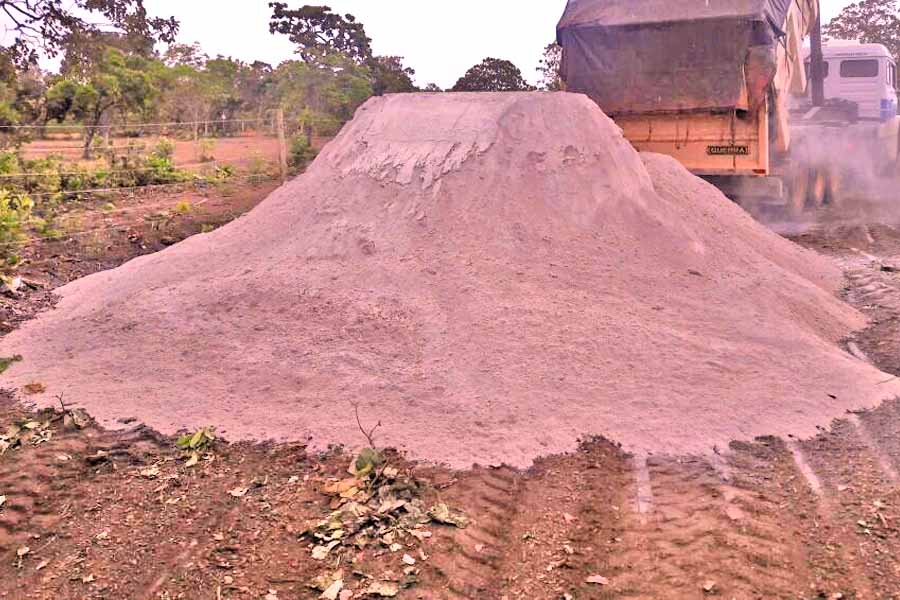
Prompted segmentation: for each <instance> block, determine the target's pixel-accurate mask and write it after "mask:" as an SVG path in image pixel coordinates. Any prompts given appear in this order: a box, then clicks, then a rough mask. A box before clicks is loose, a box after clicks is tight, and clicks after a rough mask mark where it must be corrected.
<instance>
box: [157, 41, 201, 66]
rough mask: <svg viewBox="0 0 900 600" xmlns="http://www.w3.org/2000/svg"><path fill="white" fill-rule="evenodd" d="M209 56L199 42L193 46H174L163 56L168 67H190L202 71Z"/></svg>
mask: <svg viewBox="0 0 900 600" xmlns="http://www.w3.org/2000/svg"><path fill="white" fill-rule="evenodd" d="M208 60H209V56H207V55H206V53H205V52H204V51H203V48H201V47H200V43H199V42H194V43H193V44H172V45H170V46H169V47H168V48H166V51H165V53H164V54H163V62H164V63H165V64H166V66H167V67H178V66H188V67H193V68H194V69H202V68H203V66H204V65H206V61H208Z"/></svg>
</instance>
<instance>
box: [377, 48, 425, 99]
mask: <svg viewBox="0 0 900 600" xmlns="http://www.w3.org/2000/svg"><path fill="white" fill-rule="evenodd" d="M368 64H369V66H370V67H371V69H372V74H373V77H374V81H373V82H372V90H373V91H374V93H375V95H376V96H383V95H384V94H399V93H404V92H415V91H417V88H416V84H415V83H413V79H412V78H413V77H415V75H416V72H415V71H414V70H412V69H410V68H409V67H404V66H403V57H402V56H376V57H374V58H373V59H372V60H371V61H369V63H368Z"/></svg>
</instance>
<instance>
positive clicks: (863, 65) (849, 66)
mask: <svg viewBox="0 0 900 600" xmlns="http://www.w3.org/2000/svg"><path fill="white" fill-rule="evenodd" d="M841 77H878V61H877V60H874V59H872V60H842V61H841Z"/></svg>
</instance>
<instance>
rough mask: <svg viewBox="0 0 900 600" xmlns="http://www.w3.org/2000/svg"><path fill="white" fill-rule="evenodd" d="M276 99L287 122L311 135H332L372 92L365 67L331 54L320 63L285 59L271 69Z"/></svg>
mask: <svg viewBox="0 0 900 600" xmlns="http://www.w3.org/2000/svg"><path fill="white" fill-rule="evenodd" d="M274 80H275V85H276V101H277V102H278V103H279V104H280V105H281V106H283V107H285V117H286V121H287V123H288V126H289V127H291V128H295V129H299V130H300V131H301V132H302V133H303V134H304V135H305V136H306V138H307V141H308V142H311V141H312V136H313V135H325V136H328V135H334V134H336V133H337V131H338V130H339V129H340V127H341V125H343V124H344V123H345V122H346V121H348V120H350V119H351V118H352V117H353V113H354V112H355V111H356V109H357V108H359V106H360V105H361V104H362V103H363V102H365V101H366V99H368V98H369V97H370V96H371V95H372V85H371V80H372V74H371V72H370V71H369V69H368V67H366V66H364V65H358V64H356V63H355V62H354V61H352V60H351V59H349V58H347V57H345V56H342V55H340V54H334V55H332V56H329V57H328V58H326V59H324V60H323V61H322V62H321V63H317V64H309V63H306V62H302V61H288V62H284V63H282V64H280V65H278V68H277V69H276V70H275V73H274Z"/></svg>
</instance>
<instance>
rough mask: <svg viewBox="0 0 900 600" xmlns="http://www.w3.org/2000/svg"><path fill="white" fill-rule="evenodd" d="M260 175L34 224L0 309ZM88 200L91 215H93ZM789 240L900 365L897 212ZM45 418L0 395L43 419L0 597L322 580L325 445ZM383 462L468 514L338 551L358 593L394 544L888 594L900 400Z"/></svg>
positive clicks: (526, 584) (865, 342)
mask: <svg viewBox="0 0 900 600" xmlns="http://www.w3.org/2000/svg"><path fill="white" fill-rule="evenodd" d="M268 191H269V190H267V189H266V188H265V187H261V188H256V189H253V188H238V189H236V190H235V191H234V192H235V193H233V194H231V195H227V196H222V197H218V196H216V197H214V198H211V199H210V200H209V202H207V203H205V204H203V205H201V206H202V210H203V211H204V212H202V213H201V212H200V210H199V209H198V212H197V213H192V214H190V215H186V216H177V217H174V218H173V219H172V220H171V221H170V222H169V223H168V224H167V225H166V226H165V228H164V229H155V228H154V227H153V225H152V223H151V221H148V220H147V219H145V217H146V216H149V215H151V214H153V213H156V212H158V210H159V208H160V207H161V206H173V205H174V204H175V203H177V202H178V201H179V200H180V199H181V196H178V197H172V196H169V197H154V198H153V199H152V200H151V199H150V198H145V199H141V201H138V199H135V200H134V204H133V205H132V204H126V203H124V202H121V203H119V204H120V206H121V208H128V209H129V210H127V211H123V212H122V213H121V214H120V215H117V216H116V217H115V219H116V220H115V224H116V228H113V229H111V230H108V231H107V232H106V233H103V234H101V236H108V238H107V237H101V238H100V239H99V240H97V241H98V242H99V243H90V244H84V243H82V242H81V241H79V240H77V239H76V240H75V241H72V242H66V243H62V242H47V241H37V242H35V243H34V244H33V245H32V246H30V247H29V249H28V250H29V252H28V254H27V256H28V258H29V263H28V264H27V265H26V266H25V270H24V273H26V274H27V276H28V277H31V278H33V279H35V280H39V281H46V284H42V285H43V286H44V287H43V288H42V289H40V290H30V291H28V292H27V293H26V294H25V295H24V296H23V297H21V298H18V299H15V300H13V299H5V300H3V302H4V308H3V310H4V313H3V314H4V316H3V320H4V321H5V322H6V323H7V324H8V325H7V327H15V326H16V325H17V323H18V322H19V321H21V320H22V319H25V318H27V317H28V316H29V315H30V314H33V313H34V312H35V311H38V310H43V309H45V308H46V307H47V306H48V305H49V304H50V303H51V300H50V299H49V297H48V295H47V293H46V292H49V291H50V290H51V289H52V288H54V287H56V286H58V285H60V284H63V283H65V282H67V281H68V280H70V279H74V278H77V277H80V276H82V275H84V274H87V273H90V272H93V271H96V270H99V269H107V268H110V267H112V266H115V265H116V264H119V263H121V262H123V261H126V260H128V259H130V258H132V257H134V256H138V255H141V254H143V253H145V252H151V251H153V250H156V249H159V248H162V247H164V245H165V244H164V243H163V241H162V238H163V237H165V236H171V237H172V238H173V239H179V238H180V237H183V236H187V235H191V234H193V233H196V232H197V231H198V230H199V228H200V226H201V225H202V224H204V223H214V224H215V223H223V222H226V221H228V220H229V219H232V218H234V217H235V216H237V215H239V214H241V213H242V212H243V211H245V210H246V209H248V208H250V207H252V206H253V205H254V204H255V203H257V202H259V201H260V200H261V199H262V198H263V197H265V196H266V195H267V194H268ZM198 202H199V201H198ZM83 210H84V211H85V214H84V219H85V220H86V221H88V222H97V223H105V219H107V218H110V217H109V215H106V214H105V213H103V211H102V210H101V209H100V208H99V207H93V208H91V207H83ZM130 230H133V231H136V232H138V233H139V234H140V238H139V241H138V240H135V241H133V240H132V239H130V238H129V235H128V234H127V232H128V231H130ZM795 240H796V241H797V242H798V243H800V244H802V245H804V246H806V247H808V248H811V249H813V250H815V251H817V252H820V253H822V254H824V255H827V256H831V257H833V258H835V259H836V260H837V261H838V262H839V264H840V265H841V267H842V268H843V269H844V272H845V275H846V278H847V279H846V282H847V283H846V287H845V289H844V291H843V292H842V293H843V295H844V297H845V299H846V300H847V301H848V302H850V303H851V304H852V305H853V306H854V307H856V308H857V309H859V310H860V311H862V312H863V313H864V314H865V315H866V316H867V317H869V318H870V320H871V325H870V326H869V327H868V328H867V329H865V330H864V331H862V332H860V333H859V334H857V335H856V336H854V337H853V338H852V339H848V340H845V343H848V344H849V343H850V342H853V343H855V344H856V345H857V348H858V350H859V352H861V353H862V354H864V355H866V356H868V357H869V358H870V359H871V360H872V361H873V362H874V364H875V365H876V366H877V367H878V368H879V369H881V370H882V371H885V372H887V373H889V374H893V375H898V376H900V330H898V327H900V272H898V271H897V270H896V269H895V267H897V266H900V229H898V228H897V227H895V226H891V225H883V224H879V225H865V224H863V225H859V224H855V225H853V226H849V227H848V226H844V225H830V226H827V227H822V228H818V229H814V230H812V231H810V232H807V233H805V234H802V235H799V236H797V237H796V238H795ZM748 393H752V390H751V391H748ZM61 416H62V415H60V413H59V412H55V411H50V410H45V411H41V412H35V411H33V410H30V409H29V407H28V406H25V405H23V404H20V403H13V402H12V401H10V400H9V399H8V397H6V399H4V400H0V432H2V431H3V430H4V429H5V426H6V425H8V424H10V423H13V422H21V421H23V420H28V419H44V420H45V419H50V420H52V424H51V429H52V435H51V436H50V438H49V440H46V441H43V442H41V443H40V444H37V445H33V444H30V443H29V444H26V445H25V446H23V447H22V448H20V449H15V450H10V451H8V452H7V453H6V454H4V455H2V456H0V496H5V502H4V503H3V504H2V506H0V597H2V598H16V599H18V598H33V599H48V600H49V599H69V598H71V599H81V598H96V599H106V598H108V599H117V598H148V599H149V598H164V599H172V598H188V599H194V598H208V599H219V598H247V599H264V598H269V599H271V598H317V597H318V596H319V594H320V592H319V591H314V590H312V589H311V588H309V587H308V584H309V583H310V582H311V581H312V580H313V579H314V578H315V577H316V576H317V575H320V574H323V573H331V572H332V571H333V568H334V565H333V564H332V563H329V562H320V561H316V560H314V559H312V557H311V548H310V542H309V540H308V539H307V538H305V537H301V536H300V535H299V533H300V532H301V531H302V530H303V529H304V527H305V523H306V522H307V521H315V520H318V519H321V518H323V517H324V516H326V515H327V514H328V513H329V511H330V510H331V508H330V507H331V503H332V502H333V497H331V496H329V495H327V494H325V493H323V492H324V487H325V485H326V484H327V483H329V482H330V481H331V479H340V478H343V477H345V476H346V474H345V469H346V467H347V464H348V463H349V461H350V458H351V457H349V456H347V455H346V454H345V453H343V452H342V451H341V450H340V449H333V450H332V451H330V452H327V453H324V454H319V453H312V452H310V451H309V450H308V449H307V448H306V447H304V445H303V444H261V445H256V444H228V443H225V442H218V443H216V444H215V445H214V447H213V449H212V452H211V455H212V460H203V461H201V462H200V463H199V464H198V465H197V466H195V467H186V466H185V465H184V460H183V456H182V453H181V452H180V451H178V450H177V449H176V448H175V446H174V439H172V438H168V437H164V436H160V435H158V434H156V433H154V432H152V431H150V430H148V429H146V428H141V427H139V428H136V429H135V428H133V429H131V430H128V431H118V432H109V431H105V430H103V429H102V428H100V427H98V426H97V425H96V424H89V425H88V426H87V427H85V428H83V429H78V428H75V427H71V426H66V424H65V423H64V421H63V420H62V419H61ZM391 462H392V464H396V465H397V466H399V467H402V468H403V469H405V470H407V471H408V472H409V473H410V474H411V476H412V477H413V478H414V479H415V480H416V481H418V482H420V484H421V494H422V496H423V498H424V499H425V500H426V501H427V502H428V503H432V502H445V503H447V504H448V505H451V506H453V507H456V508H459V509H461V510H463V511H464V512H465V514H466V515H467V516H468V517H469V518H470V519H471V521H472V523H471V525H469V527H467V528H465V529H458V528H452V527H443V526H434V527H429V530H430V531H431V532H432V533H433V536H432V537H430V538H427V539H424V540H423V541H422V542H420V543H415V544H411V545H410V546H408V547H404V548H402V549H401V550H398V551H397V552H390V551H389V550H385V549H383V548H381V549H373V548H370V549H366V550H365V551H361V552H359V553H356V554H353V555H352V556H347V557H345V560H346V562H345V567H344V570H345V581H346V584H347V587H348V589H350V590H351V591H354V595H353V596H352V597H353V598H365V597H369V596H366V595H365V593H364V592H362V591H361V590H363V589H365V588H366V586H367V584H368V582H369V581H370V579H369V577H377V578H396V579H403V578H404V574H403V569H404V567H405V566H406V565H404V564H403V562H402V560H401V556H402V555H403V554H410V555H411V556H414V557H415V558H416V566H415V568H416V569H418V571H417V572H416V573H415V577H414V578H408V579H406V581H405V583H406V585H407V586H408V587H405V588H403V589H402V590H401V591H400V593H399V595H398V597H400V598H421V599H453V600H456V599H464V598H467V599H473V600H482V599H506V600H512V599H528V600H532V599H535V600H565V599H566V598H572V599H576V600H585V599H597V600H600V599H602V600H609V599H613V598H615V599H643V600H650V599H666V600H668V599H682V598H683V599H698V600H699V599H703V598H727V599H731V598H734V599H738V600H744V599H766V600H769V599H773V598H778V599H804V600H813V599H826V600H839V599H858V600H861V599H871V600H888V599H895V598H900V561H898V558H897V557H900V496H898V483H900V482H898V472H900V402H896V401H893V402H888V403H885V404H884V405H882V406H881V407H879V408H877V409H875V410H871V411H866V412H860V413H853V414H850V413H848V414H845V415H842V416H841V418H840V419H839V420H837V421H835V422H834V423H833V424H832V426H831V427H829V428H827V429H826V428H823V429H821V431H820V432H819V435H817V436H815V437H813V438H811V439H806V440H802V441H801V440H796V439H792V438H789V437H786V438H784V439H779V438H774V437H760V438H757V439H755V440H752V441H749V442H742V443H733V444H732V445H731V446H730V448H722V449H721V452H720V454H718V455H714V456H711V457H702V458H701V457H692V456H681V457H664V456H652V455H650V456H630V455H627V454H626V453H624V452H623V451H622V450H621V449H620V448H618V447H617V446H616V445H614V444H611V443H609V442H606V441H604V440H601V439H594V440H585V441H584V442H583V443H582V444H581V446H580V448H579V449H578V451H576V452H572V453H570V454H565V455H559V456H551V457H546V458H543V459H540V460H539V461H538V462H537V463H536V465H535V466H534V467H533V468H531V469H529V470H526V471H522V470H516V469H511V468H508V467H498V468H479V469H474V470H469V471H462V472H460V471H453V470H449V469H441V468H435V467H431V466H428V465H422V464H417V463H415V462H408V461H406V460H404V459H403V458H402V457H400V456H396V455H393V456H392V458H391ZM153 467H156V468H158V470H159V472H158V474H156V475H154V476H153V477H152V478H149V477H146V476H144V475H142V474H141V472H142V471H145V470H147V469H150V468H153ZM245 488H246V489H247V490H248V491H247V493H246V494H245V495H243V496H241V497H239V498H236V497H234V496H232V495H231V494H229V493H228V492H229V490H234V489H245ZM23 548H28V552H27V553H24V554H22V555H21V556H19V553H21V552H22V549H23ZM588 578H591V580H592V581H596V582H598V583H588V582H587V580H588ZM601 582H606V583H605V584H603V583H601Z"/></svg>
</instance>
